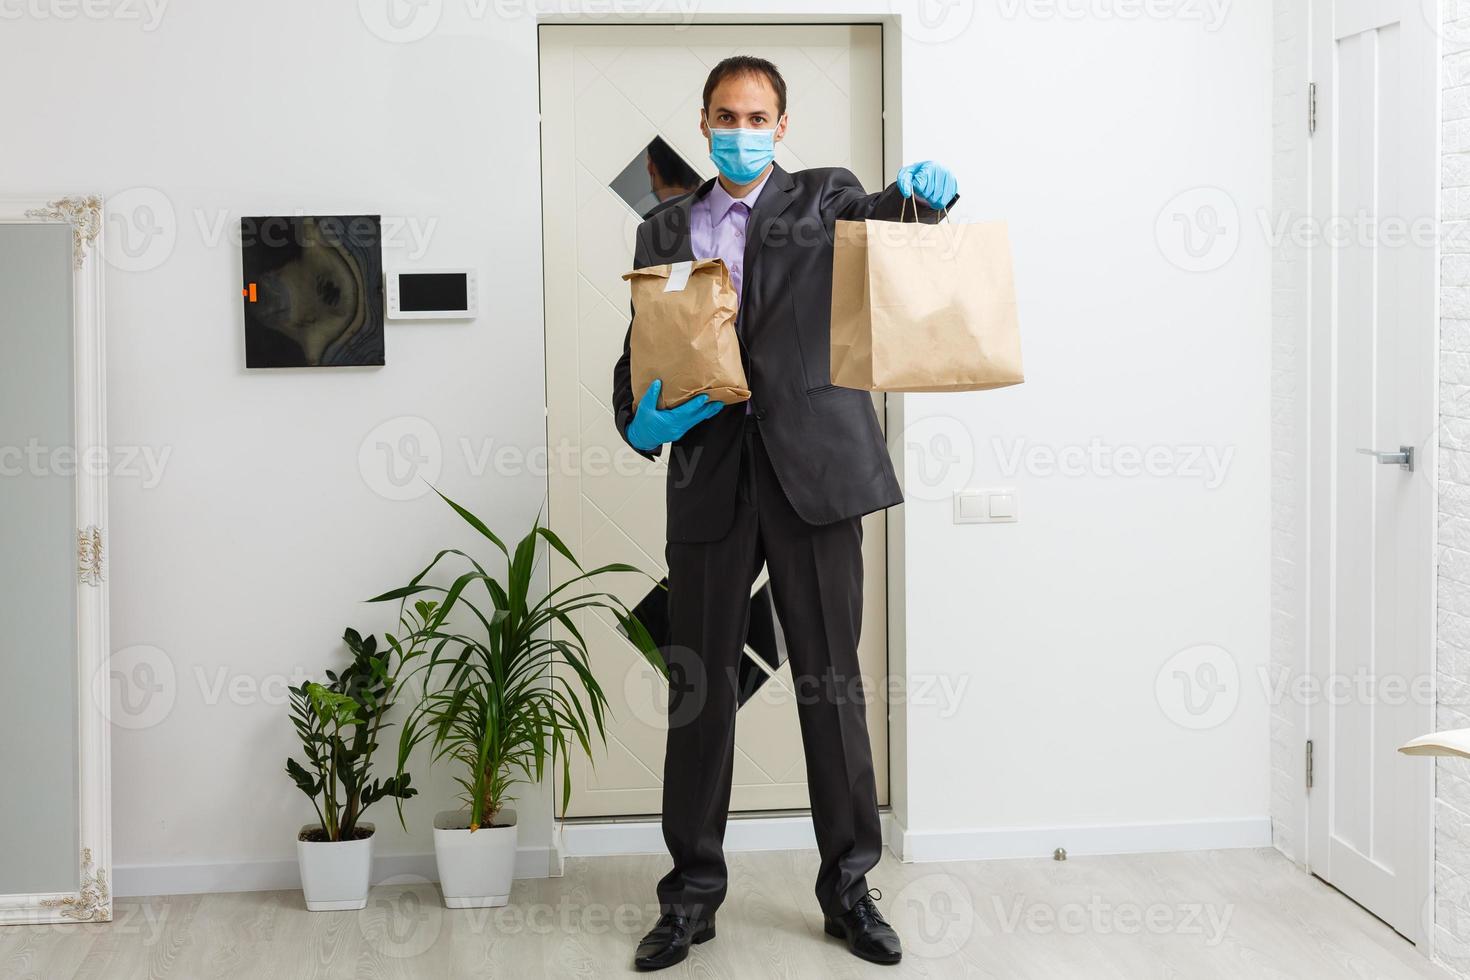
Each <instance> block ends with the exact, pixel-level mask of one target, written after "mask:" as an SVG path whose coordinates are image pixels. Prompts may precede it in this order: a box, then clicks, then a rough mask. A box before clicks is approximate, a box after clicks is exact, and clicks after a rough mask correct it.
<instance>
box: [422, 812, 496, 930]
mask: <svg viewBox="0 0 1470 980" xmlns="http://www.w3.org/2000/svg"><path fill="white" fill-rule="evenodd" d="M469 828H470V814H469V811H468V810H441V811H439V812H438V813H436V814H435V815H434V858H435V860H437V861H438V863H439V888H440V890H442V891H443V892H444V906H445V908H451V909H482V908H493V907H495V906H497V905H504V904H505V903H506V902H509V901H510V882H511V878H513V877H514V875H515V869H516V812H515V810H513V809H511V808H510V807H501V808H500V812H499V813H497V814H496V815H495V826H493V827H481V828H480V829H479V830H476V831H474V832H473V833H472V832H471V831H470V829H469Z"/></svg>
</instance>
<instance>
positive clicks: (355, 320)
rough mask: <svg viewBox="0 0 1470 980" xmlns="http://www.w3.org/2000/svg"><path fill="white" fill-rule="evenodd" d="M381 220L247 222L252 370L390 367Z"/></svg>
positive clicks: (244, 246)
mask: <svg viewBox="0 0 1470 980" xmlns="http://www.w3.org/2000/svg"><path fill="white" fill-rule="evenodd" d="M382 243H383V225H382V220H381V218H380V217H379V216H378V215H375V214H359V215H330V216H300V215H298V216H296V217H271V218H241V219H240V244H241V254H242V259H241V265H242V268H243V271H244V281H243V282H242V283H241V287H240V295H241V298H242V299H243V301H244V305H245V366H246V367H247V368H279V367H338V366H344V365H357V364H382V363H383V252H382Z"/></svg>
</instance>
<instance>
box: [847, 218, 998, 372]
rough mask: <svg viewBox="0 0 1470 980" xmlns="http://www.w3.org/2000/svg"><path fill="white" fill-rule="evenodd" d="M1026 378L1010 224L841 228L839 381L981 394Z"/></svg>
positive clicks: (892, 223)
mask: <svg viewBox="0 0 1470 980" xmlns="http://www.w3.org/2000/svg"><path fill="white" fill-rule="evenodd" d="M1024 380H1025V375H1024V374H1023V373H1022V371H1021V332H1020V325H1019V323H1018V321H1017V317H1016V289H1015V284H1014V281H1013V279H1012V275H1011V247H1010V241H1009V237H1008V235H1007V232H1006V225H1005V222H999V221H998V222H986V223H982V224H965V225H955V224H937V225H927V224H920V223H918V222H897V221H839V222H837V229H836V241H835V248H834V251H833V256H832V383H833V384H836V385H841V386H843V387H844V388H861V389H864V390H867V391H980V390H982V389H987V388H1003V387H1005V386H1007V385H1015V384H1020V383H1021V382H1022V381H1024Z"/></svg>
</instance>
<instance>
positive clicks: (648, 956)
mask: <svg viewBox="0 0 1470 980" xmlns="http://www.w3.org/2000/svg"><path fill="white" fill-rule="evenodd" d="M713 938H715V920H714V917H713V916H711V917H710V918H708V919H691V918H689V917H688V916H687V915H675V914H674V913H672V912H665V913H664V914H663V915H661V916H659V919H658V922H657V923H656V924H655V925H654V927H653V928H652V929H650V930H649V931H648V935H646V936H644V937H643V942H641V943H639V944H638V952H636V953H634V954H633V966H634V968H635V969H639V970H662V969H663V968H664V967H666V966H673V965H674V964H675V963H682V962H683V961H684V957H686V956H688V955H689V947H690V946H693V945H696V944H698V943H704V942H709V941H710V940H711V939H713Z"/></svg>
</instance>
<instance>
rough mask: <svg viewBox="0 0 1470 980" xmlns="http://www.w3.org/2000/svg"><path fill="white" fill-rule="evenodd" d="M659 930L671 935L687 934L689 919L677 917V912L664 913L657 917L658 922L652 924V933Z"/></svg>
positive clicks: (681, 916)
mask: <svg viewBox="0 0 1470 980" xmlns="http://www.w3.org/2000/svg"><path fill="white" fill-rule="evenodd" d="M660 929H667V930H668V931H670V932H672V933H681V932H688V931H689V918H688V917H687V916H683V915H679V914H678V913H677V912H665V913H664V914H663V915H661V916H659V918H658V921H657V922H655V923H654V924H653V931H654V932H657V931H658V930H660Z"/></svg>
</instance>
